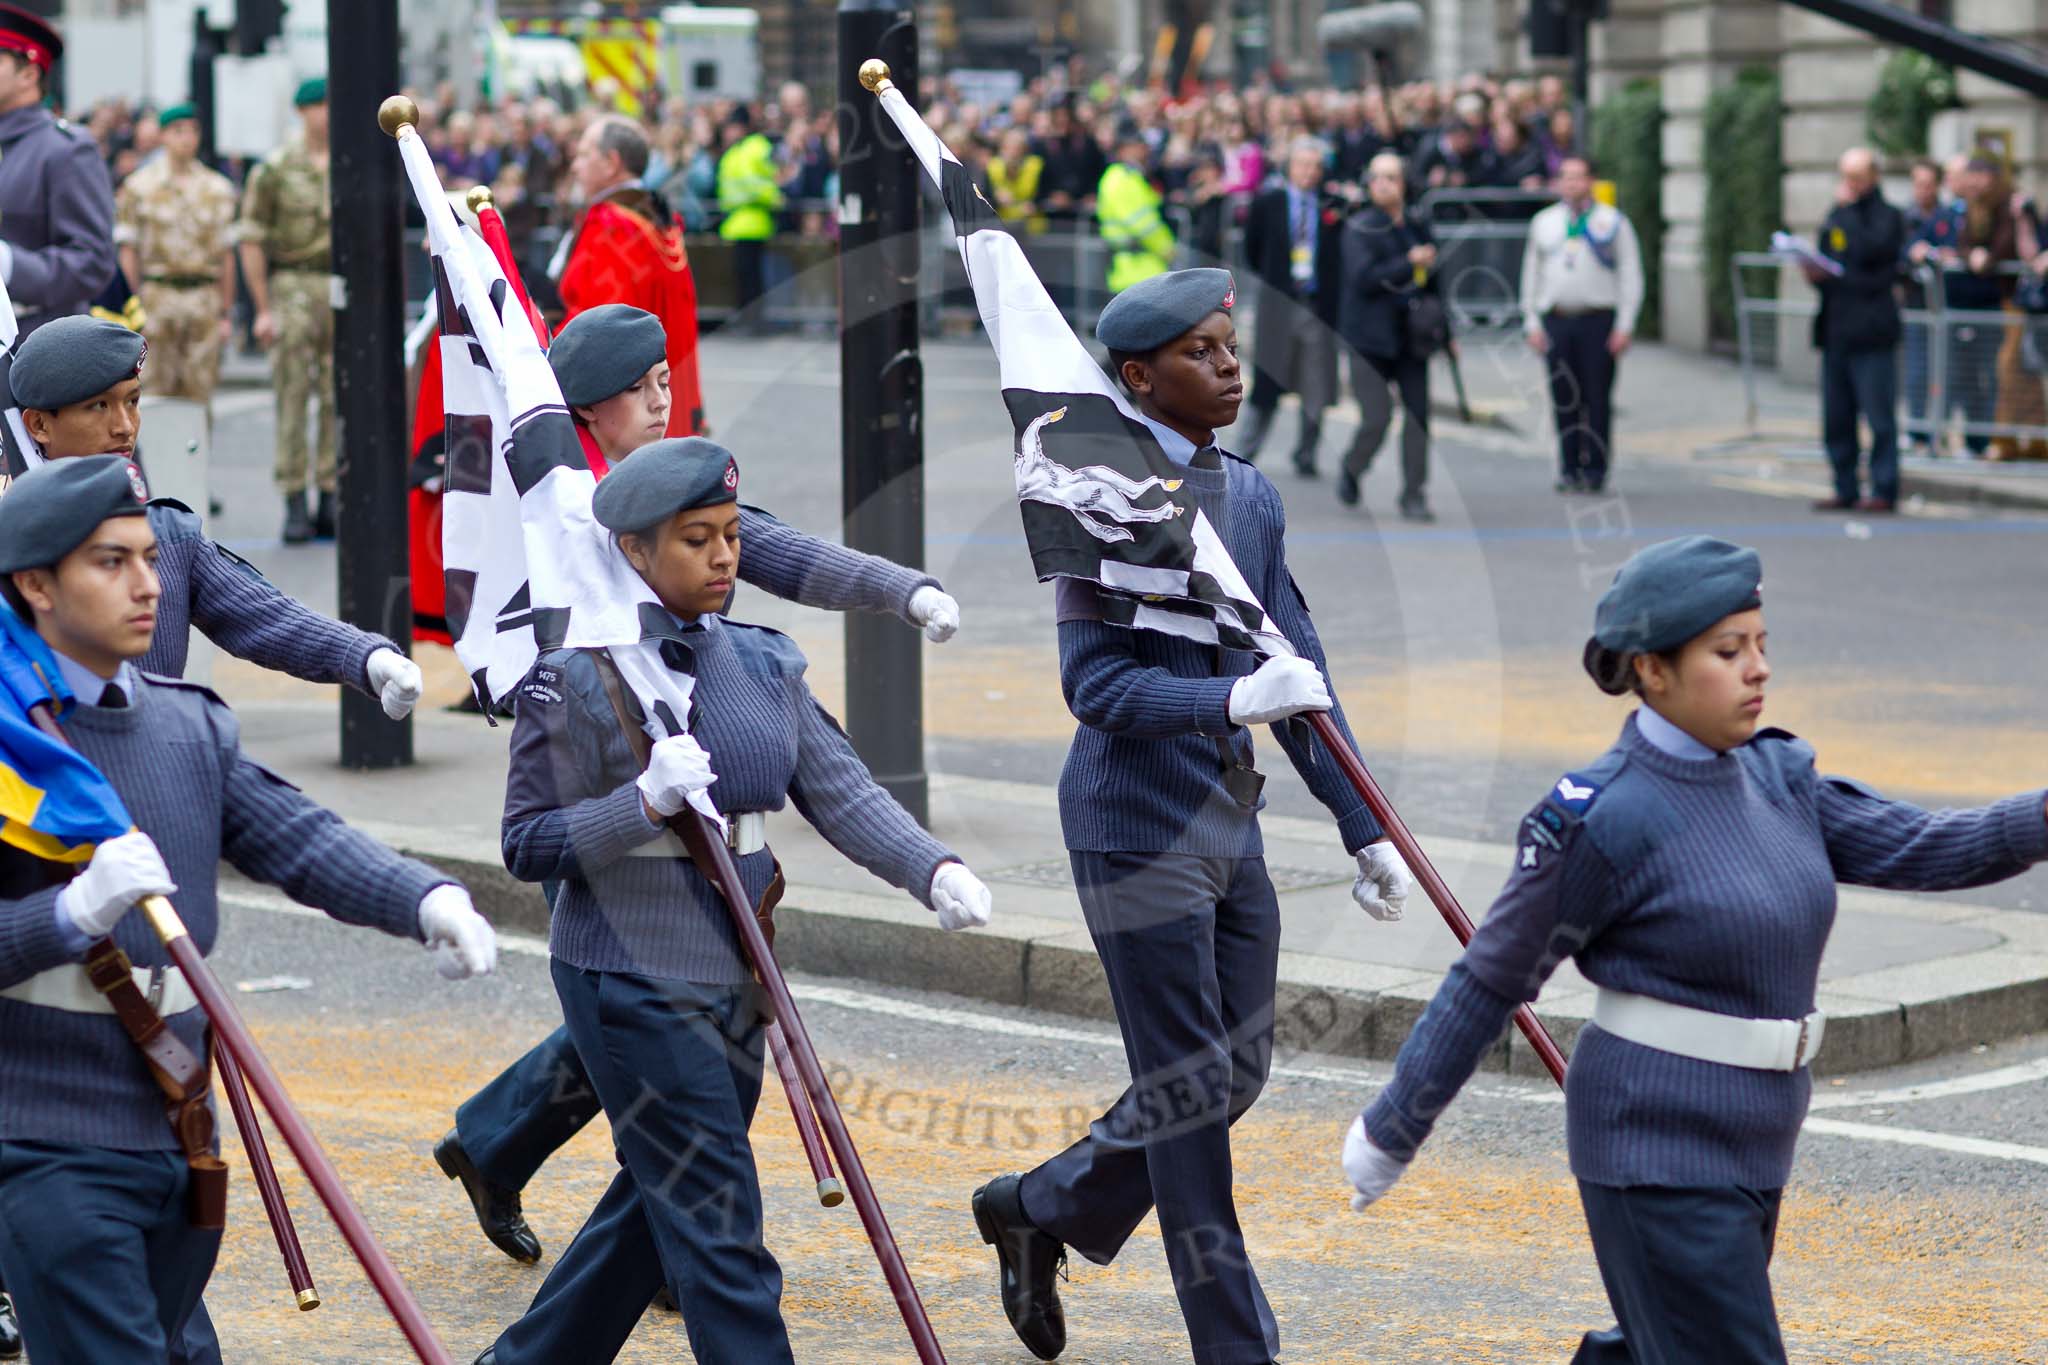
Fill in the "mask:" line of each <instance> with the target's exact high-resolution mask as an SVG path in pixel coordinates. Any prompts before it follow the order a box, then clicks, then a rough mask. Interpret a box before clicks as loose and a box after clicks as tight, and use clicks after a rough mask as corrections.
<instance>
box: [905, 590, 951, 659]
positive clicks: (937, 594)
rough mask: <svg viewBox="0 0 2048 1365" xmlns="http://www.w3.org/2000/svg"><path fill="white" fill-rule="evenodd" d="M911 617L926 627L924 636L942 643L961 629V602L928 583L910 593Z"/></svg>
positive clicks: (933, 641) (938, 643) (939, 643)
mask: <svg viewBox="0 0 2048 1365" xmlns="http://www.w3.org/2000/svg"><path fill="white" fill-rule="evenodd" d="M910 619H911V620H912V621H915V622H916V623H917V624H918V625H920V626H923V627H924V638H925V639H927V640H930V641H931V642H932V643H933V644H935V645H942V644H944V643H946V641H948V640H950V639H952V638H953V632H954V631H956V630H958V629H960V604H959V603H958V602H955V601H954V600H953V599H952V598H951V597H949V596H947V595H946V594H945V593H944V592H942V591H940V590H939V589H938V588H935V587H933V586H932V585H931V584H929V583H927V584H925V585H924V586H923V587H921V588H919V589H918V590H917V591H916V592H914V593H912V594H910Z"/></svg>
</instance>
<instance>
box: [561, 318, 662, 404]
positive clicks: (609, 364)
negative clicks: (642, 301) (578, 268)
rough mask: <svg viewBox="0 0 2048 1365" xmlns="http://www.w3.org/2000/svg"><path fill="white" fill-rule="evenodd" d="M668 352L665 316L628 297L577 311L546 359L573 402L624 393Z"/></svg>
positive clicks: (600, 399) (566, 400) (564, 398)
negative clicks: (625, 301) (629, 301)
mask: <svg viewBox="0 0 2048 1365" xmlns="http://www.w3.org/2000/svg"><path fill="white" fill-rule="evenodd" d="M667 358H668V336H667V335H666V334H665V333H664V332H663V331H662V330H661V319H660V318H658V317H656V316H654V314H652V313H650V312H648V311H647V310H646V309H644V308H635V307H634V306H633V305H632V304H630V303H606V304H600V305H599V306H598V307H596V308H593V309H591V310H590V311H589V312H587V313H578V314H577V315H576V316H575V317H574V318H572V319H570V321H569V325H568V326H566V327H564V328H563V329H562V330H561V331H560V332H558V333H556V335H555V339H554V341H553V343H551V344H550V345H549V346H548V364H549V365H551V366H553V367H554V371H555V382H556V383H558V384H560V385H561V386H562V401H563V402H564V403H567V404H568V405H569V406H570V407H572V408H587V407H589V406H590V405H591V404H592V403H602V402H603V401H604V400H605V399H607V398H610V397H612V396H613V395H614V394H621V393H624V392H625V391H626V390H627V389H630V388H632V387H633V385H634V384H635V383H637V382H639V379H640V376H641V375H643V374H646V373H647V372H648V371H649V370H651V369H653V368H654V367H655V366H656V365H659V364H660V363H661V362H662V361H664V360H666V359H667Z"/></svg>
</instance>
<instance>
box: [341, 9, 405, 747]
mask: <svg viewBox="0 0 2048 1365" xmlns="http://www.w3.org/2000/svg"><path fill="white" fill-rule="evenodd" d="M327 70H328V77H327V107H328V111H329V113H328V118H329V128H330V132H329V135H328V137H329V147H330V153H331V157H332V160H331V163H330V171H329V182H330V185H331V190H330V193H331V195H332V197H333V202H334V229H333V232H334V274H335V278H336V280H337V281H338V284H337V294H336V298H335V304H336V307H335V310H334V382H335V390H336V392H335V412H336V416H337V427H338V429H337V432H336V440H337V448H338V453H339V456H340V466H341V467H340V471H339V484H338V492H339V498H340V504H341V505H340V509H339V523H340V524H339V527H338V536H337V542H336V545H335V557H334V566H335V575H336V578H337V580H338V581H337V589H338V593H337V595H338V598H339V606H340V615H341V619H342V620H344V621H347V622H349V623H350V624H352V625H356V626H359V627H361V628H362V629H364V630H369V631H375V632H377V633H378V634H380V635H388V636H390V637H391V638H392V639H393V640H396V641H398V643H399V646H400V648H408V649H409V648H410V647H411V642H412V570H411V556H410V548H409V546H408V544H407V538H406V466H407V451H406V439H405V438H406V430H405V410H406V404H405V297H404V281H405V270H404V258H403V256H402V254H401V253H402V252H403V249H404V248H403V244H402V241H401V233H400V226H401V222H402V219H401V217H400V207H399V195H400V194H401V193H403V192H404V189H405V181H404V178H403V177H402V176H400V175H399V173H398V168H397V165H396V162H395V160H394V159H393V157H392V155H391V139H390V138H388V137H386V136H385V134H384V130H383V129H382V128H380V127H378V126H377V108H378V106H379V105H381V104H382V103H383V102H384V99H385V97H386V96H388V95H391V94H393V93H395V92H396V91H397V89H398V0H356V2H355V3H353V4H351V5H350V6H349V7H348V22H346V23H342V22H339V18H338V15H337V18H336V21H335V22H331V23H329V25H328V27H327ZM341 762H342V766H343V767H347V768H396V767H402V766H404V765H406V764H410V763H411V762H412V722H411V721H410V720H404V721H393V720H391V719H390V718H389V717H387V716H386V715H385V714H384V708H383V707H382V706H381V705H379V704H378V702H377V699H376V698H375V697H370V696H365V695H364V694H363V693H361V692H359V691H357V690H356V689H354V688H343V689H342V693H341Z"/></svg>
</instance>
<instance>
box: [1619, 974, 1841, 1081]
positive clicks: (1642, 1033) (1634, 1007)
mask: <svg viewBox="0 0 2048 1365" xmlns="http://www.w3.org/2000/svg"><path fill="white" fill-rule="evenodd" d="M1593 1022H1594V1023H1596V1024H1598V1025H1599V1026H1600V1027H1601V1028H1603V1029H1605V1030H1607V1031H1608V1032H1609V1033H1611V1034H1613V1035H1614V1036H1615V1037H1617V1038H1625V1039H1627V1040H1628V1041H1629V1042H1631V1043H1639V1044H1641V1045H1642V1046H1644V1047H1653V1048H1656V1049H1657V1050H1658V1051H1659V1052H1675V1053H1677V1054H1678V1055H1679V1056H1681V1057H1692V1058H1696V1059H1697V1060H1699V1061H1702V1062H1718V1063H1720V1064H1721V1065H1722V1066H1740V1067H1746V1068H1748V1069H1749V1070H1752V1071H1797V1070H1798V1069H1799V1068H1800V1067H1802V1066H1805V1065H1806V1064H1807V1063H1808V1062H1811V1061H1812V1060H1813V1058H1814V1055H1815V1054H1816V1053H1818V1052H1819V1051H1820V1041H1821V1038H1822V1036H1823V1035H1824V1034H1825V1033H1826V1032H1827V1016H1826V1015H1825V1014H1823V1013H1821V1012H1820V1011H1819V1010H1815V1011H1814V1012H1813V1013H1812V1014H1809V1015H1807V1016H1806V1017H1805V1018H1804V1019H1742V1018H1738V1017H1737V1016H1735V1015H1732V1014H1715V1013H1714V1012H1713V1011H1711V1010H1696V1009H1693V1008H1691V1007H1690V1006H1687V1005H1674V1004H1672V1003H1670V1002H1669V1001H1666V1000H1653V999H1651V998H1650V997H1649V996H1647V995H1631V994H1630V993H1629V992H1627V991H1617V990H1610V989H1608V988H1607V987H1605V986H1602V987H1600V989H1599V993H1598V994H1597V995H1596V996H1595V997H1594V999H1593Z"/></svg>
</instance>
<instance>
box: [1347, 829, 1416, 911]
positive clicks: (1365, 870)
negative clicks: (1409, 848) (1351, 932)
mask: <svg viewBox="0 0 2048 1365" xmlns="http://www.w3.org/2000/svg"><path fill="white" fill-rule="evenodd" d="M1357 857H1358V879H1357V880H1356V881H1354V882H1352V883H1351V899H1353V900H1355V901H1357V902H1358V907H1359V909H1361V910H1363V911H1365V913H1366V914H1368V915H1371V916H1372V917H1373V918H1374V919H1376V920H1379V921H1380V922H1381V923H1385V924H1391V923H1392V922H1393V921H1395V920H1397V919H1399V918H1401V912H1402V911H1404V910H1406V909H1407V908H1408V893H1409V892H1410V891H1413V890H1414V889H1415V876H1414V874H1413V873H1411V872H1409V870H1408V864H1407V862H1406V861H1405V860H1404V859H1403V858H1402V857H1401V852H1400V850H1399V849H1397V848H1395V847H1394V845H1393V844H1392V843H1390V842H1389V841H1387V840H1385V839H1382V840H1380V842H1378V843H1376V844H1367V845H1366V846H1365V847H1364V848H1361V849H1360V850H1358V854H1357Z"/></svg>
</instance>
